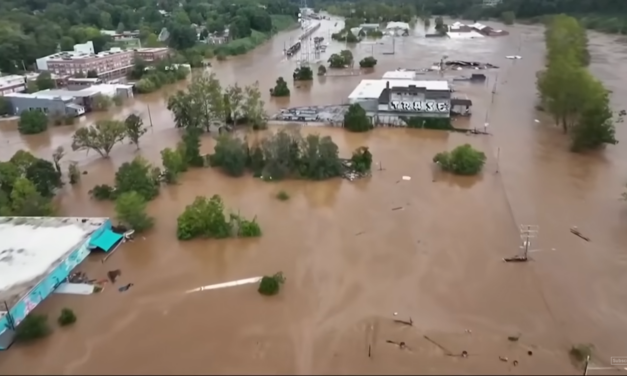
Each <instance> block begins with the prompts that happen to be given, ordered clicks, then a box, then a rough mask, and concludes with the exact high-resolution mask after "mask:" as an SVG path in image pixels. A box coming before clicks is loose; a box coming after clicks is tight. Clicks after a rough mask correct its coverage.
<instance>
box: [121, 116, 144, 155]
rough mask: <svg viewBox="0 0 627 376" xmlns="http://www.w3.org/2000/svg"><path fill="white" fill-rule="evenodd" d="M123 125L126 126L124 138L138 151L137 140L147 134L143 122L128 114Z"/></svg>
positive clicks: (137, 117)
mask: <svg viewBox="0 0 627 376" xmlns="http://www.w3.org/2000/svg"><path fill="white" fill-rule="evenodd" d="M124 125H125V126H126V137H128V139H129V140H130V141H131V143H132V144H135V146H137V149H139V139H140V138H141V137H142V136H143V135H145V134H146V132H148V129H147V128H146V127H145V126H144V121H143V120H142V118H141V117H139V116H137V115H135V114H130V115H128V116H127V117H126V119H125V120H124Z"/></svg>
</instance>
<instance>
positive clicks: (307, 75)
mask: <svg viewBox="0 0 627 376" xmlns="http://www.w3.org/2000/svg"><path fill="white" fill-rule="evenodd" d="M292 77H293V78H294V81H311V80H313V71H312V70H311V68H309V67H308V66H302V67H298V68H296V69H295V70H294V74H293V75H292Z"/></svg>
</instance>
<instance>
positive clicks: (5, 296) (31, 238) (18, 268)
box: [0, 217, 123, 350]
mask: <svg viewBox="0 0 627 376" xmlns="http://www.w3.org/2000/svg"><path fill="white" fill-rule="evenodd" d="M122 239H123V236H122V235H120V234H117V233H115V232H113V231H112V230H111V221H110V220H109V219H107V218H63V217H0V350H6V349H8V348H9V346H11V344H12V343H13V341H14V339H15V329H16V328H17V326H18V325H19V324H20V322H22V320H24V318H25V317H26V316H27V315H28V314H29V313H30V312H31V311H32V310H33V309H34V308H35V307H36V306H37V305H39V303H41V302H42V301H43V300H44V299H46V298H47V297H48V296H50V294H52V292H53V291H54V290H55V289H56V288H57V287H58V286H59V285H60V284H61V283H63V282H64V280H66V279H67V278H68V276H69V275H70V273H71V272H72V270H73V269H74V268H76V267H77V266H78V265H79V264H80V263H81V262H83V261H84V260H85V259H86V258H87V256H88V255H89V254H90V252H91V251H93V250H100V251H103V252H112V251H113V250H114V249H115V248H117V246H119V245H120V244H121V242H122Z"/></svg>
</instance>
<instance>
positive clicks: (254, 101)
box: [241, 82, 267, 130]
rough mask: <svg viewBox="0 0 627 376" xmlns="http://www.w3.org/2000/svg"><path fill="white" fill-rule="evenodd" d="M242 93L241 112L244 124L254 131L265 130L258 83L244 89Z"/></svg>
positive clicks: (262, 103)
mask: <svg viewBox="0 0 627 376" xmlns="http://www.w3.org/2000/svg"><path fill="white" fill-rule="evenodd" d="M244 93H245V96H244V100H243V101H242V102H241V111H242V115H243V117H244V118H245V119H246V122H247V123H248V125H249V126H250V127H252V128H253V129H255V130H260V129H266V124H267V121H266V114H265V112H264V110H263V106H264V102H263V100H262V99H261V92H260V91H259V82H255V83H254V84H252V85H248V86H246V87H244Z"/></svg>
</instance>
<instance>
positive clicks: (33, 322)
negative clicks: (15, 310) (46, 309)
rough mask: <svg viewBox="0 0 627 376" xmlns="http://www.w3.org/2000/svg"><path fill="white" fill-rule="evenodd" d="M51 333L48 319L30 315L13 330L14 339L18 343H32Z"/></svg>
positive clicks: (42, 316) (33, 314)
mask: <svg viewBox="0 0 627 376" xmlns="http://www.w3.org/2000/svg"><path fill="white" fill-rule="evenodd" d="M50 333H52V330H51V329H50V326H49V325H48V317H47V316H45V315H38V314H35V313H31V314H30V315H28V316H26V317H25V318H24V320H22V322H20V324H19V325H18V326H17V328H16V330H15V337H16V339H17V340H18V341H32V340H35V339H39V338H43V337H46V336H48V335H49V334H50Z"/></svg>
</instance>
